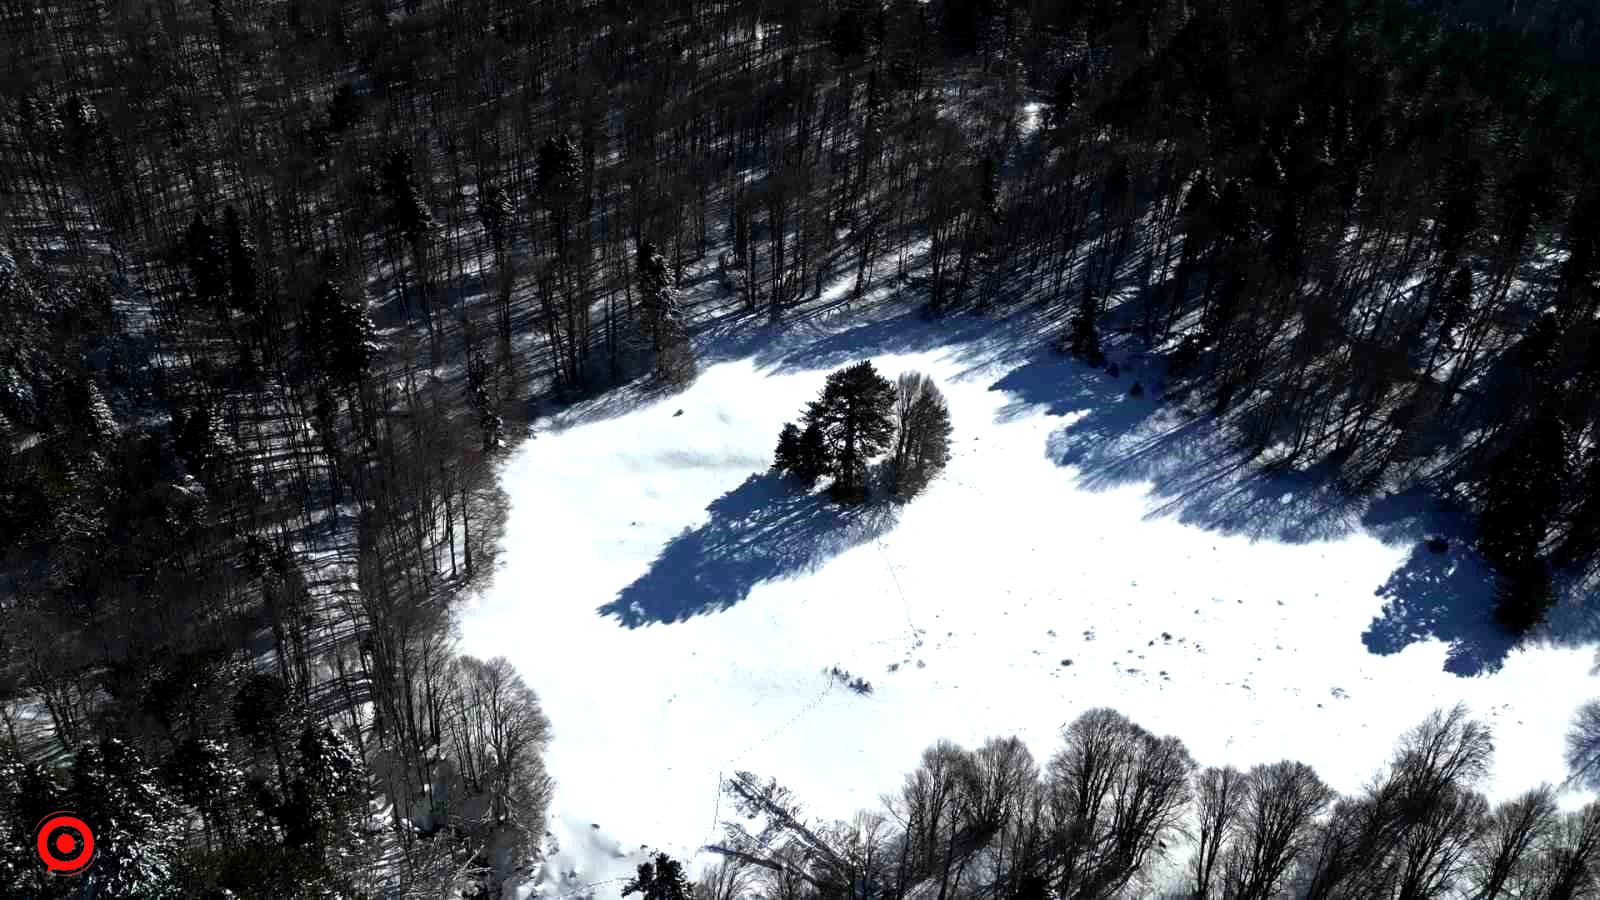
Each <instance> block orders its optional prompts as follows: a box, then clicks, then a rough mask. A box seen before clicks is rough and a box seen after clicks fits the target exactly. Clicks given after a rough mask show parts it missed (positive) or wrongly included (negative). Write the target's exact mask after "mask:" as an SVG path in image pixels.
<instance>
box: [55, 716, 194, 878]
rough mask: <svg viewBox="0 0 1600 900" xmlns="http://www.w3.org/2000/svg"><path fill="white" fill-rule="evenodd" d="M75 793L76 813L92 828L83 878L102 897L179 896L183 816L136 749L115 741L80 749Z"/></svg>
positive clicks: (74, 777)
mask: <svg viewBox="0 0 1600 900" xmlns="http://www.w3.org/2000/svg"><path fill="white" fill-rule="evenodd" d="M71 796H72V801H73V803H74V810H73V811H74V812H76V813H78V815H79V816H80V817H81V818H82V819H83V820H84V821H85V822H89V823H91V827H92V828H93V829H94V839H95V856H94V862H93V864H92V866H91V868H90V871H89V872H87V873H85V875H84V877H85V878H89V879H92V880H93V881H94V882H95V884H96V885H97V886H98V888H99V891H100V896H109V897H129V898H134V897H137V898H141V900H142V898H151V900H160V898H165V897H173V898H176V897H178V896H179V891H178V888H177V885H176V883H175V871H174V866H175V863H176V862H177V860H178V857H179V854H180V850H181V847H180V836H179V834H178V826H179V825H180V823H181V821H182V817H181V816H180V815H179V811H178V805H177V803H176V802H175V801H174V800H173V798H172V796H171V795H170V794H168V793H167V791H166V789H165V788H164V787H163V785H162V783H161V779H160V778H159V777H158V776H157V773H156V772H155V770H153V769H151V768H149V767H147V766H146V765H145V764H144V760H143V759H142V758H141V756H140V754H139V753H138V751H136V750H135V749H134V748H133V747H131V746H129V745H128V744H126V743H124V742H123V741H120V740H115V739H112V740H106V741H102V742H101V743H99V744H98V745H92V746H88V747H85V748H83V749H82V750H79V751H78V754H77V756H75V757H74V758H73V760H72V791H71Z"/></svg>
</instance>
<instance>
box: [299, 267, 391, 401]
mask: <svg viewBox="0 0 1600 900" xmlns="http://www.w3.org/2000/svg"><path fill="white" fill-rule="evenodd" d="M323 270H324V273H323V276H322V278H321V279H320V280H319V281H318V282H317V286H316V288H315V289H314V290H313V291H312V295H311V301H310V303H309V304H307V309H306V322H305V332H306V333H305V335H304V339H305V341H306V344H307V351H308V352H309V355H310V357H311V360H312V363H313V365H315V367H316V369H317V371H318V372H319V373H321V374H322V375H323V376H324V377H326V378H328V379H330V380H331V381H333V382H334V383H335V384H339V385H345V386H350V385H354V384H356V383H358V382H359V381H360V380H361V379H362V378H363V377H365V376H366V374H367V369H368V368H369V367H370V366H371V365H372V360H373V357H374V356H375V355H376V354H377V351H378V346H377V340H376V337H375V333H374V331H373V327H372V319H371V318H370V317H369V316H368V314H367V309H366V303H365V301H363V300H362V299H361V298H359V297H351V296H349V295H348V294H347V293H346V292H345V290H344V288H343V287H342V286H341V285H340V283H339V280H338V278H337V276H336V273H335V272H334V267H333V265H332V264H325V265H324V267H323Z"/></svg>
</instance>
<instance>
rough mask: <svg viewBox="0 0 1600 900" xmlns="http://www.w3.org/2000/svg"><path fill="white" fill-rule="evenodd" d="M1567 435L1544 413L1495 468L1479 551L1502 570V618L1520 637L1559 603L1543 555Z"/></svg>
mask: <svg viewBox="0 0 1600 900" xmlns="http://www.w3.org/2000/svg"><path fill="white" fill-rule="evenodd" d="M1566 469H1567V450H1566V431H1565V428H1564V427H1563V425H1562V423H1561V420H1560V418H1559V417H1558V416H1556V415H1555V414H1554V413H1551V412H1549V411H1545V412H1542V413H1541V414H1540V415H1539V416H1538V417H1537V418H1535V419H1534V421H1533V422H1532V424H1531V425H1529V427H1528V428H1527V430H1525V431H1524V432H1523V433H1522V434H1520V435H1518V436H1517V438H1516V440H1515V441H1514V442H1513V443H1512V444H1511V446H1509V447H1507V448H1506V449H1505V450H1504V451H1502V452H1501V454H1500V455H1499V456H1498V457H1496V458H1495V459H1494V460H1493V462H1492V463H1491V465H1490V471H1489V476H1488V478H1487V480H1486V482H1485V485H1484V501H1483V510H1482V512H1481V513H1480V514H1479V517H1478V548H1479V550H1481V551H1482V553H1483V555H1484V557H1485V558H1486V559H1488V560H1489V562H1491V563H1493V564H1494V566H1495V567H1496V568H1497V569H1498V570H1499V587H1498V596H1497V600H1496V603H1497V606H1496V610H1495V612H1496V616H1497V617H1498V618H1499V619H1500V621H1501V622H1502V623H1503V624H1504V625H1505V626H1506V627H1507V628H1509V629H1511V630H1512V631H1513V632H1514V633H1517V634H1521V633H1523V632H1526V631H1527V630H1528V629H1530V628H1532V627H1533V626H1534V625H1536V624H1538V623H1539V622H1540V621H1541V620H1542V619H1543V618H1544V614H1545V611H1546V610H1548V609H1549V607H1550V604H1551V603H1552V602H1554V597H1553V596H1552V595H1551V592H1550V576H1549V572H1548V564H1547V563H1546V561H1545V559H1544V558H1543V556H1542V555H1541V553H1540V551H1541V548H1542V547H1543V544H1544V541H1545V538H1546V537H1547V536H1548V534H1549V531H1550V526H1551V524H1552V523H1553V521H1554V519H1555V515H1556V512H1557V510H1558V509H1559V507H1560V504H1561V499H1562V492H1563V490H1564V486H1565V484H1566Z"/></svg>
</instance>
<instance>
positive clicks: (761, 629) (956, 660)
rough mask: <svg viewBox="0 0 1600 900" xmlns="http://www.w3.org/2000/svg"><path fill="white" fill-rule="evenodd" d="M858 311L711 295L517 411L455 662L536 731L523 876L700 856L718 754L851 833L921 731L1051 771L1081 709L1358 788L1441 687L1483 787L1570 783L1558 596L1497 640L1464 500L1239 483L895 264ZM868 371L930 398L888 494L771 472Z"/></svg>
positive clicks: (1034, 334)
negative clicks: (470, 668)
mask: <svg viewBox="0 0 1600 900" xmlns="http://www.w3.org/2000/svg"><path fill="white" fill-rule="evenodd" d="M828 293H829V294H831V293H833V292H831V291H830V292H828ZM869 300H870V301H871V302H872V303H875V304H876V305H875V307H873V308H872V309H870V310H866V311H864V310H863V309H862V305H861V304H858V305H857V306H856V308H855V309H854V310H853V311H852V312H851V314H850V315H849V316H832V317H830V316H826V315H814V316H811V317H809V318H805V319H800V320H797V321H794V322H792V323H790V324H789V325H787V326H781V327H780V326H765V325H755V324H752V322H753V320H752V319H751V318H749V317H746V316H743V315H741V314H739V313H737V312H734V311H732V308H731V307H730V310H729V311H728V312H727V313H726V314H725V315H724V316H721V317H719V316H718V315H717V314H715V313H707V312H706V311H705V307H707V306H711V305H714V301H709V300H708V301H704V302H702V303H701V304H700V306H701V307H702V308H701V315H700V319H701V321H702V323H705V324H704V327H703V330H702V334H701V338H700V346H699V350H700V352H701V356H702V360H703V361H704V362H705V369H704V371H703V372H702V374H701V375H700V377H699V378H698V380H697V381H696V382H695V383H694V384H693V385H692V386H691V387H689V388H688V389H687V390H686V391H684V392H682V393H680V394H676V395H671V396H664V397H654V398H651V397H641V396H637V395H630V394H628V393H627V392H626V391H625V390H624V391H623V392H620V393H613V394H609V395H606V396H604V397H602V398H599V399H597V400H594V401H591V402H589V403H587V404H580V405H578V406H574V407H571V408H568V409H565V410H562V411H560V412H558V413H555V414H552V415H548V416H545V417H542V418H539V419H537V420H536V421H535V422H534V424H533V426H532V429H531V431H532V433H531V435H530V437H531V439H530V440H527V441H525V442H524V443H523V444H522V445H521V446H520V448H519V449H518V450H517V451H516V452H515V453H514V454H513V455H512V456H511V457H510V458H509V459H508V460H507V461H506V462H505V463H504V465H503V469H502V473H501V484H502V487H503V488H504V490H505V491H506V492H507V493H508V494H509V497H510V502H511V509H510V515H509V519H508V522H507V526H506V531H505V534H504V538H503V542H502V552H501V554H500V568H499V571H498V572H497V573H496V575H495V577H494V578H493V581H492V584H491V585H490V586H488V587H487V588H486V589H485V590H484V591H483V592H482V593H481V594H480V595H479V596H478V597H476V598H475V600H473V601H472V603H471V604H469V608H468V609H466V610H464V613H463V616H462V620H463V621H462V644H461V649H462V650H463V651H464V652H468V653H471V654H474V655H476V656H479V657H485V658H486V657H489V656H494V655H498V654H504V655H506V656H508V657H510V659H511V660H512V661H513V662H514V663H515V664H516V666H517V668H518V670H519V671H521V672H522V673H523V674H524V675H525V676H526V677H527V679H528V681H529V683H530V684H532V685H534V686H535V687H536V689H537V690H538V691H539V693H540V696H541V697H542V700H543V704H544V708H545V710H546V711H547V712H548V714H549V716H550V718H551V720H552V722H553V723H554V727H555V739H554V742H553V743H552V745H551V748H550V751H549V756H548V762H549V766H550V770H551V772H552V774H553V775H554V776H555V778H556V779H557V788H556V795H555V797H556V799H555V805H554V808H553V810H552V818H551V828H552V831H553V838H554V840H555V843H556V845H557V847H558V852H556V853H554V854H553V855H552V856H551V857H550V858H549V859H548V860H547V863H546V865H545V867H544V872H543V875H542V876H541V882H540V884H539V885H538V886H537V891H538V892H539V893H541V894H544V895H548V896H566V895H574V894H580V893H587V892H589V891H590V890H592V891H593V892H594V893H597V894H598V895H599V896H602V897H604V896H612V895H614V894H615V893H616V892H618V891H619V890H620V887H621V883H622V882H621V879H623V878H625V877H626V875H628V874H629V873H631V871H632V868H633V866H634V865H636V863H637V862H638V859H639V855H638V851H639V848H641V847H642V846H645V845H648V846H649V847H651V848H659V849H663V850H666V851H668V852H672V853H675V854H679V855H682V856H684V857H692V858H694V859H695V861H696V863H697V864H698V863H700V862H704V861H706V860H707V859H708V857H709V854H706V853H704V852H701V851H700V848H701V847H702V845H704V844H705V843H706V842H707V841H708V840H710V839H712V838H713V837H715V836H716V835H717V834H718V831H719V825H718V823H719V820H721V819H725V818H728V816H729V814H730V811H729V810H728V808H727V804H726V803H725V802H724V801H721V800H719V784H720V781H721V778H722V777H724V776H730V775H732V774H733V773H734V772H735V771H736V770H748V771H753V772H755V773H757V774H759V775H761V776H763V777H768V776H770V777H773V778H776V779H777V780H778V781H779V782H780V783H782V784H784V785H785V786H787V787H789V788H791V789H793V790H794V791H795V792H796V794H797V795H798V796H799V797H800V798H802V799H803V800H804V801H805V802H806V804H807V810H808V812H809V813H810V814H811V815H814V816H817V817H819V818H823V819H827V820H832V819H835V818H846V817H849V816H850V815H852V814H853V813H854V812H855V811H856V810H858V809H861V808H870V807H876V806H878V803H879V801H878V798H879V797H880V795H882V794H884V793H886V792H891V791H894V790H895V789H897V787H898V786H899V784H900V781H901V777H902V775H903V773H904V772H906V771H908V770H909V769H910V768H912V767H913V766H914V764H915V762H916V759H917V756H918V754H919V753H920V752H921V750H922V749H923V748H924V747H926V746H928V745H929V744H931V743H933V742H934V741H935V740H936V739H938V738H940V737H948V738H951V739H953V740H956V741H957V742H959V743H962V744H965V745H968V746H973V745H976V744H978V743H979V742H981V741H982V740H983V739H984V738H987V737H990V736H1004V735H1013V734H1014V735H1017V736H1019V737H1021V738H1022V739H1023V740H1024V741H1026V742H1027V743H1028V744H1029V746H1030V747H1031V748H1032V750H1033V752H1034V754H1035V756H1036V757H1038V758H1044V757H1046V756H1048V755H1049V754H1050V753H1051V752H1052V751H1053V750H1054V749H1055V747H1056V746H1058V744H1059V740H1058V738H1057V732H1058V730H1059V729H1060V728H1061V727H1062V726H1063V725H1064V724H1065V723H1066V722H1068V721H1070V720H1071V719H1073V718H1074V717H1075V716H1077V715H1078V714H1080V713H1082V712H1083V711H1085V710H1087V709H1090V708H1093V707H1096V706H1111V707H1114V708H1116V709H1118V710H1119V711H1121V712H1123V713H1124V714H1126V715H1128V716H1129V717H1130V718H1132V719H1133V720H1134V721H1136V722H1138V723H1140V724H1141V725H1143V726H1145V727H1146V728H1148V729H1150V730H1152V731H1154V732H1157V733H1163V734H1173V735H1176V736H1178V737H1179V738H1181V739H1182V740H1183V741H1184V742H1185V743H1186V744H1187V745H1188V747H1189V748H1190V750H1191V751H1192V752H1193V754H1194V756H1195V758H1196V759H1197V761H1198V762H1199V763H1200V764H1201V765H1220V764H1232V765H1236V766H1239V767H1241V768H1242V767H1246V766H1249V765H1252V764H1255V763H1263V762H1272V761H1276V760H1279V759H1284V758H1289V759H1297V760H1300V761H1303V762H1306V763H1309V764H1311V765H1312V766H1314V767H1315V768H1316V770H1317V771H1318V772H1319V773H1320V774H1321V775H1322V777H1323V778H1324V779H1325V780H1326V781H1327V782H1328V783H1329V785H1330V786H1331V787H1333V788H1335V789H1337V790H1339V791H1341V792H1350V791H1354V790H1356V789H1357V788H1358V787H1360V785H1361V784H1362V783H1363V781H1364V780H1365V779H1366V778H1368V777H1369V776H1370V775H1371V774H1372V773H1373V772H1374V771H1375V770H1376V769H1377V768H1378V767H1380V766H1381V765H1382V764H1383V763H1384V762H1385V761H1386V759H1387V758H1388V756H1389V753H1390V751H1391V748H1392V746H1393V742H1394V740H1395V738H1396V737H1397V736H1398V735H1399V734H1400V733H1401V732H1403V731H1405V730H1406V729H1407V728H1409V727H1411V726H1413V725H1415V724H1416V723H1417V722H1418V721H1420V720H1421V719H1422V718H1423V716H1425V715H1426V714H1427V713H1428V712H1429V711H1430V710H1433V709H1434V708H1437V707H1448V706H1450V705H1452V704H1454V703H1456V702H1458V701H1464V702H1465V703H1466V704H1467V705H1468V706H1469V708H1470V709H1471V711H1472V712H1473V713H1474V714H1475V715H1476V716H1478V717H1480V718H1482V719H1483V720H1484V721H1485V722H1487V723H1489V724H1490V725H1491V726H1492V727H1493V728H1494V734H1495V745H1496V752H1495V761H1494V766H1493V770H1492V779H1491V781H1490V783H1489V784H1487V785H1485V788H1486V791H1487V793H1488V794H1489V796H1490V799H1491V800H1492V801H1493V800H1500V799H1505V798H1509V797H1511V796H1513V795H1515V794H1517V793H1519V792H1521V791H1523V790H1526V789H1527V788H1530V787H1532V786H1534V785H1536V784H1537V783H1539V782H1541V781H1549V782H1552V783H1560V782H1562V781H1563V780H1564V779H1565V777H1566V769H1565V765H1564V762H1563V755H1562V753H1563V741H1564V737H1565V734H1566V731H1567V727H1568V724H1569V722H1570V720H1571V716H1572V713H1573V711H1574V709H1575V707H1577V706H1578V705H1579V704H1580V703H1581V702H1583V701H1584V700H1587V699H1589V698H1590V697H1592V696H1594V695H1595V694H1596V693H1600V689H1597V686H1596V679H1595V678H1594V677H1593V676H1592V675H1591V667H1592V666H1593V664H1594V652H1593V646H1592V645H1593V644H1594V643H1596V642H1597V640H1600V633H1596V632H1595V630H1594V629H1593V627H1592V626H1589V625H1587V624H1584V623H1587V622H1589V621H1590V620H1591V619H1592V617H1591V616H1590V615H1589V610H1587V609H1585V608H1579V607H1574V608H1563V609H1560V610H1558V611H1557V612H1556V613H1555V615H1554V617H1553V619H1554V622H1555V627H1552V628H1551V629H1549V633H1548V634H1547V635H1546V636H1544V637H1536V638H1535V639H1534V640H1532V641H1530V642H1529V643H1528V644H1527V645H1525V646H1524V647H1521V648H1516V649H1513V648H1511V647H1510V646H1509V643H1508V642H1507V641H1506V640H1505V639H1504V638H1503V637H1501V636H1500V632H1499V631H1498V629H1496V628H1495V627H1493V626H1492V625H1491V623H1490V621H1489V607H1490V596H1489V585H1488V574H1487V570H1486V569H1485V568H1484V566H1483V565H1482V563H1481V562H1480V561H1479V560H1478V559H1477V558H1476V557H1475V555H1474V554H1473V552H1472V551H1471V550H1470V549H1469V539H1470V534H1468V533H1466V532H1464V531H1463V530H1462V528H1463V526H1462V525H1461V524H1460V523H1459V522H1458V520H1457V519H1456V518H1455V517H1453V516H1451V515H1450V514H1448V513H1446V512H1441V511H1437V510H1435V509H1434V508H1433V507H1432V506H1431V504H1430V503H1429V501H1427V500H1426V499H1425V498H1421V497H1416V496H1388V497H1381V498H1378V499H1375V500H1371V501H1359V502H1358V501H1352V500H1349V499H1347V498H1345V497H1342V496H1341V495H1339V494H1337V493H1335V492H1333V490H1332V489H1331V488H1329V487H1327V486H1325V485H1324V484H1323V483H1322V482H1321V481H1319V480H1318V479H1317V478H1316V477H1315V476H1314V475H1302V474H1289V475H1281V476H1271V475H1262V474H1261V473H1260V471H1259V469H1258V468H1257V467H1255V466H1249V465H1245V464H1244V463H1243V462H1242V460H1241V459H1240V457H1239V456H1238V455H1237V454H1236V453H1234V452H1233V451H1231V450H1230V449H1229V448H1228V446H1227V445H1226V443H1225V441H1224V439H1223V437H1222V436H1221V435H1219V434H1218V433H1217V432H1216V429H1215V427H1214V426H1213V424H1212V422H1211V421H1210V420H1209V419H1208V418H1204V417H1191V416H1189V415H1188V414H1187V413H1185V412H1184V411H1183V410H1182V409H1181V408H1180V407H1179V406H1178V405H1177V404H1174V403H1172V402H1170V401H1168V402H1162V401H1160V400H1159V399H1158V398H1159V397H1160V393H1161V392H1160V390H1159V384H1158V382H1159V379H1160V373H1159V372H1156V371H1154V370H1152V369H1148V368H1146V364H1145V363H1144V362H1143V361H1142V358H1141V357H1140V356H1139V355H1138V354H1136V353H1133V352H1131V351H1129V350H1128V349H1127V348H1124V347H1118V346H1117V345H1116V344H1115V343H1113V344H1112V345H1111V347H1110V351H1111V352H1110V357H1111V359H1112V360H1113V361H1116V362H1118V363H1119V364H1120V368H1121V374H1120V377H1117V378H1113V377H1111V376H1110V375H1108V374H1107V373H1106V372H1104V371H1101V370H1096V369H1091V368H1089V367H1087V366H1085V365H1083V364H1081V363H1079V362H1076V361H1074V360H1071V359H1068V358H1065V357H1061V356H1058V355H1056V354H1054V353H1053V352H1051V350H1050V349H1049V342H1050V339H1051V336H1050V332H1051V329H1050V328H1049V327H1048V326H1047V325H1046V324H1045V323H1043V322H1042V321H1038V320H1036V319H1035V318H1034V316H1033V314H1032V313H1029V312H1019V313H1017V314H1015V315H1013V316H1011V317H1009V318H1005V319H999V320H990V319H984V318H979V317H971V316H963V317H960V318H958V319H957V320H955V321H944V322H940V323H938V324H936V325H930V324H928V323H926V322H924V321H923V320H922V318H921V317H920V316H919V315H918V314H917V312H916V308H915V302H914V299H913V297H912V294H911V292H910V291H903V292H902V290H901V289H900V288H899V287H898V286H897V285H896V284H895V283H894V282H893V281H892V280H891V279H889V278H885V279H883V282H882V285H881V290H879V291H878V292H876V294H875V297H874V298H869ZM729 302H730V303H731V302H732V301H731V300H730V301H729ZM724 323H726V324H724ZM864 358H871V359H872V360H873V361H874V364H875V365H876V366H877V367H878V369H879V371H880V372H882V373H883V374H884V375H886V376H888V377H890V378H893V377H894V376H895V375H896V374H898V373H900V372H902V371H905V370H908V369H916V370H920V371H923V372H927V373H929V374H931V375H933V376H934V377H935V378H936V379H937V380H938V381H939V383H940V384H941V385H942V386H943V388H944V390H945V393H946V395H947V397H948V398H949V402H950V407H951V412H952V417H953V421H954V427H955V435H954V452H953V455H952V459H951V461H950V464H949V467H948V469H947V470H946V471H945V473H944V474H943V475H942V476H941V477H939V478H938V479H937V480H936V481H935V482H934V483H933V485H932V486H931V487H930V488H929V489H928V490H927V492H926V493H925V494H924V495H922V496H920V497H918V498H917V499H915V500H914V501H913V502H911V503H910V504H909V505H906V506H903V507H898V508H896V507H891V506H869V507H866V508H863V509H855V510H849V511H845V510H842V509H840V508H839V507H836V506H833V505H831V504H830V503H828V502H826V500H825V499H824V498H823V497H822V496H821V495H815V496H813V495H808V494H807V493H805V492H804V491H803V490H802V489H800V488H798V487H797V486H795V485H793V484H791V483H787V482H785V481H782V480H780V479H779V478H778V477H777V476H775V475H772V474H769V472H768V466H769V464H770V461H771V454H772V449H773V445H774V442H775V440H776V436H777V433H778V430H779V428H780V427H781V426H782V424H783V423H784V422H785V421H787V420H789V419H792V418H794V417H795V416H796V415H797V413H798V412H799V410H800V408H801V406H802V404H803V403H804V401H806V400H808V399H810V398H811V397H812V396H814V394H815V392H816V391H817V389H818V388H819V387H820V385H821V383H822V380H823V376H824V375H825V374H826V372H827V371H829V370H831V369H833V368H836V367H839V366H841V365H843V364H846V363H849V362H853V361H855V360H859V359H864ZM1136 380H1137V381H1141V382H1142V386H1143V387H1144V389H1145V390H1144V393H1143V396H1130V395H1129V388H1130V387H1131V386H1132V384H1133V383H1134V382H1135V381H1136ZM1429 537H1443V538H1445V539H1446V540H1447V541H1448V542H1449V546H1448V549H1446V550H1444V551H1443V552H1434V550H1432V549H1430V548H1429V547H1428V546H1426V544H1425V540H1426V539H1427V538H1429ZM835 668H837V669H838V670H841V671H843V672H846V673H849V675H850V676H852V677H860V678H862V679H865V680H866V681H867V682H870V685H871V690H870V692H866V693H863V692H860V691H857V690H852V689H851V688H850V687H849V686H848V685H847V684H846V683H844V681H843V680H841V679H840V678H838V677H836V676H835V675H833V674H830V673H831V672H832V670H834V669H835ZM846 680H848V679H846ZM1584 799H1586V798H1585V797H1583V796H1581V795H1579V794H1577V793H1569V794H1566V795H1565V796H1564V799H1563V803H1564V805H1571V806H1576V805H1578V804H1579V803H1581V802H1582V801H1583V800H1584ZM1180 852H1181V851H1180ZM529 890H532V889H531V888H530V889H529Z"/></svg>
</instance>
